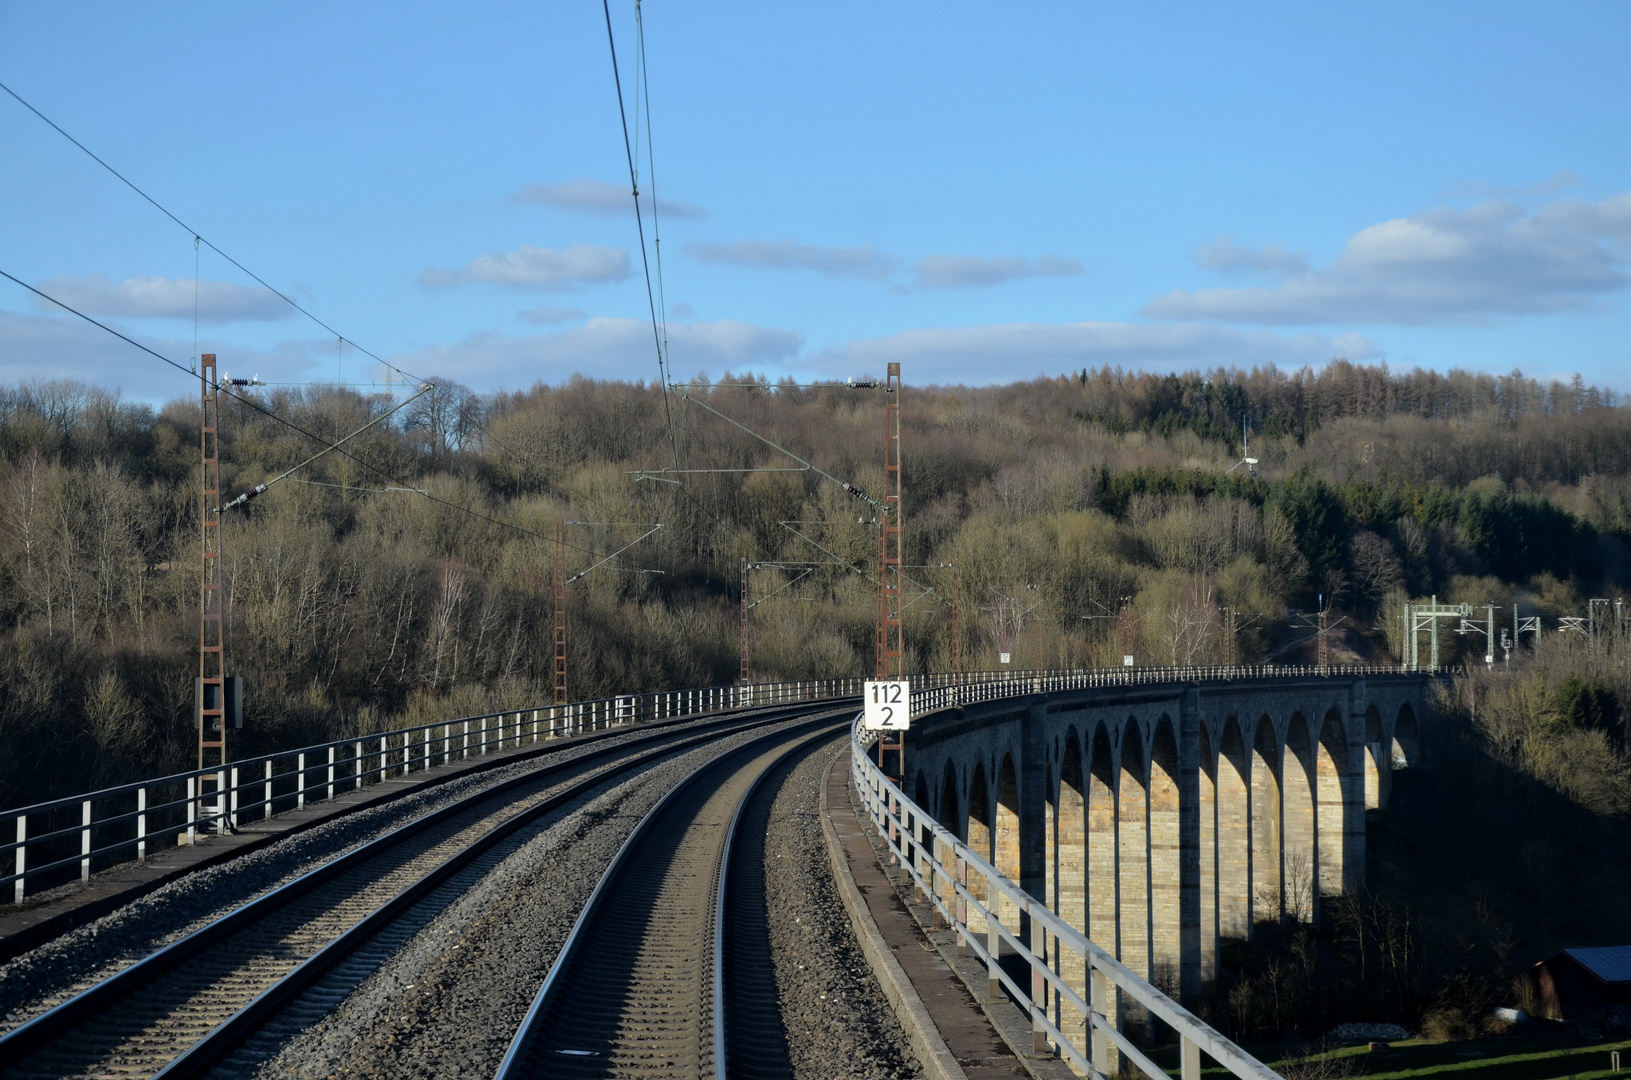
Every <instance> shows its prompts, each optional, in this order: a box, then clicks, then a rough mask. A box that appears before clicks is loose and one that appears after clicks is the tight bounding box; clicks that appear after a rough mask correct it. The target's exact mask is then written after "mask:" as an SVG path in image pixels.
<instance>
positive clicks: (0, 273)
mask: <svg viewBox="0 0 1631 1080" xmlns="http://www.w3.org/2000/svg"><path fill="white" fill-rule="evenodd" d="M0 277H4V278H5V279H6V280H8V281H11V282H14V283H16V284H18V285H21V286H22V287H23V288H25V289H27V290H28V291H29V292H31V293H33V294H34V295H35V296H38V297H39V298H40V299H42V300H45V301H48V302H50V303H52V304H55V305H56V306H57V307H59V308H61V309H62V310H64V311H66V312H68V314H70V315H76V316H78V317H79V318H81V319H84V320H85V321H86V322H88V323H90V324H91V325H92V326H95V327H97V328H99V329H101V330H106V331H107V332H108V333H110V334H112V335H113V336H114V337H116V338H118V339H119V340H120V341H123V342H125V343H127V344H130V345H134V346H135V347H136V348H138V349H140V350H141V351H142V352H144V353H147V354H148V355H149V356H152V357H154V358H155V359H158V360H162V361H163V362H164V363H166V364H169V365H170V366H171V367H173V368H175V369H176V370H177V371H180V372H185V373H186V374H187V375H188V376H190V377H192V378H197V377H198V373H197V372H196V371H188V370H187V368H186V367H185V366H183V365H182V364H178V363H177V362H176V361H174V360H172V359H170V358H169V357H168V356H165V355H164V354H163V353H161V352H158V351H157V350H155V349H150V348H148V347H147V346H146V345H143V344H142V343H141V342H139V341H137V340H136V339H135V338H132V337H128V336H126V335H124V334H121V333H120V332H119V331H117V330H115V329H114V328H113V327H111V326H109V325H108V324H106V323H104V322H100V321H98V320H96V319H94V318H92V317H91V316H89V315H87V314H85V313H84V312H83V311H80V310H79V309H78V308H73V307H69V306H68V305H67V304H65V303H63V302H62V301H61V300H58V299H57V298H56V297H54V296H52V295H50V294H49V293H45V292H42V291H41V290H39V289H36V288H35V287H34V286H32V285H30V284H29V283H28V282H26V281H24V280H23V279H22V278H19V277H17V276H15V275H13V274H9V273H7V272H6V271H4V270H0ZM219 389H220V390H221V391H222V392H223V393H225V394H226V395H227V396H228V397H230V398H234V399H235V400H237V401H240V402H242V403H243V404H245V405H247V406H249V407H250V408H251V409H254V410H255V411H256V412H258V413H260V414H261V415H262V416H265V417H267V418H268V419H270V420H275V421H276V422H277V423H279V424H282V425H283V426H284V427H286V428H288V429H289V430H290V431H294V432H298V433H299V434H301V435H304V436H306V437H307V438H308V439H311V440H313V441H314V442H317V443H319V444H321V445H323V446H330V443H329V441H328V440H327V439H325V438H323V437H322V436H321V435H318V434H316V433H315V432H312V431H307V430H306V429H305V428H303V427H301V426H300V425H299V424H296V423H295V422H294V421H292V420H288V419H285V418H284V417H281V416H279V415H278V414H277V413H275V412H273V411H271V410H270V409H268V408H266V407H265V406H264V405H261V404H260V403H259V402H257V401H255V400H254V399H252V398H248V397H245V396H244V395H242V394H240V393H238V392H237V391H235V390H233V389H232V388H231V387H230V386H227V385H221V386H220V387H219ZM331 448H332V449H335V450H337V452H338V453H340V454H341V455H343V456H345V457H348V458H350V459H351V460H352V461H355V462H356V463H357V464H358V465H361V466H362V467H363V468H365V469H367V470H368V471H370V472H372V473H376V474H377V475H379V476H382V477H384V478H385V479H386V480H389V481H390V482H391V483H393V484H396V485H398V486H400V487H403V488H406V489H407V490H409V491H418V492H419V493H420V494H421V495H422V496H423V497H424V498H426V499H429V500H430V501H431V502H433V503H438V504H440V505H442V506H446V507H450V508H451V509H454V510H457V511H459V512H460V513H461V514H468V515H470V516H471V517H474V518H477V519H479V520H482V521H486V522H490V523H491V524H494V525H498V526H500V527H502V528H506V529H511V530H513V531H515V532H518V533H521V534H522V535H524V536H531V537H534V538H536V539H539V540H546V541H548V542H550V543H555V542H556V540H555V538H554V537H553V536H545V535H544V534H543V533H538V532H533V531H532V530H531V529H526V528H523V527H521V526H520V525H515V524H512V523H510V522H508V521H502V520H500V519H499V518H496V517H493V516H492V515H491V514H483V513H481V512H480V511H478V510H472V509H470V508H469V507H468V506H460V505H459V504H458V503H456V502H451V501H449V500H447V499H443V498H439V497H437V496H435V495H432V494H430V493H429V492H425V491H421V490H420V489H419V488H408V486H407V482H406V481H404V480H402V479H400V478H399V477H397V476H396V475H395V474H394V473H391V472H387V471H386V470H385V469H382V468H380V467H379V466H378V465H375V464H373V463H372V462H370V461H365V460H363V459H362V458H360V457H358V456H357V455H356V454H353V453H352V452H351V451H349V450H346V449H343V448H339V447H331ZM562 546H563V547H569V548H571V549H573V550H574V551H582V552H584V553H586V554H589V555H594V554H596V553H595V552H594V551H592V550H590V549H589V548H584V547H578V546H577V545H576V544H566V543H563V544H562Z"/></svg>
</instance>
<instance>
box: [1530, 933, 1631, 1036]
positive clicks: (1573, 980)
mask: <svg viewBox="0 0 1631 1080" xmlns="http://www.w3.org/2000/svg"><path fill="white" fill-rule="evenodd" d="M1533 976H1534V980H1535V987H1536V989H1537V990H1539V991H1540V1001H1541V1012H1542V1013H1543V1014H1544V1015H1546V1016H1550V1017H1553V1018H1555V1019H1558V1020H1588V1019H1595V1018H1597V1017H1600V1016H1602V1015H1603V1014H1605V1013H1608V1012H1613V1011H1619V1012H1623V1011H1624V1010H1625V1009H1626V1007H1627V1006H1631V945H1613V946H1609V947H1607V948H1601V949H1564V950H1563V951H1562V952H1560V953H1558V954H1557V955H1556V956H1553V957H1550V958H1548V959H1546V960H1542V961H1541V962H1540V963H1538V964H1536V965H1535V967H1534V971H1533Z"/></svg>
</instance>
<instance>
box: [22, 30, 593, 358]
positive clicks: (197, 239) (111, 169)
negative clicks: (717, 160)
mask: <svg viewBox="0 0 1631 1080" xmlns="http://www.w3.org/2000/svg"><path fill="white" fill-rule="evenodd" d="M608 18H610V16H609V15H608ZM609 26H610V24H609V23H608V27H609ZM0 90H4V91H5V92H6V93H8V94H10V95H11V96H12V97H13V98H14V99H16V101H17V103H18V104H19V105H21V106H22V107H23V108H25V109H27V110H28V111H29V112H31V113H33V114H34V115H35V116H37V117H39V118H40V119H41V120H44V121H45V122H46V124H48V125H50V127H51V129H52V130H53V131H55V132H56V133H57V134H58V135H61V136H62V137H63V138H64V139H67V140H68V141H69V142H71V143H73V144H74V145H75V146H77V147H79V149H80V150H82V151H84V152H85V155H86V156H87V157H89V158H90V159H91V160H92V161H94V162H96V163H97V164H98V165H100V166H102V168H104V169H106V170H107V171H108V172H110V173H112V174H113V175H114V176H115V177H116V178H117V179H118V180H119V182H120V183H122V184H124V185H125V186H126V187H128V188H129V189H130V190H131V191H134V192H135V193H136V194H138V195H140V196H141V197H142V198H144V199H146V200H147V201H148V202H149V203H151V204H152V206H153V207H154V209H156V210H158V212H159V213H161V214H163V215H164V216H165V217H167V218H169V219H170V220H171V221H173V222H175V223H176V224H177V225H180V226H181V227H182V228H183V229H186V230H187V233H188V235H189V236H191V237H192V238H193V243H194V246H195V247H196V246H197V244H199V243H202V244H203V245H204V246H205V247H207V248H209V249H210V250H211V251H213V252H215V253H216V254H217V255H219V256H221V258H223V259H225V260H226V261H227V262H229V263H231V264H232V265H233V266H236V267H237V268H238V269H239V270H242V271H243V272H244V273H246V274H248V275H249V276H250V277H252V278H254V279H255V280H256V281H257V282H259V283H260V284H261V286H262V287H263V288H265V289H266V290H268V291H269V292H271V293H272V295H273V296H276V297H277V298H278V299H279V300H282V301H283V302H284V303H286V304H288V305H289V306H290V307H292V308H294V309H295V310H296V311H298V312H300V314H302V315H304V316H305V317H306V318H308V319H310V320H311V321H312V322H314V323H316V324H317V325H318V326H321V327H322V328H323V329H324V330H327V331H328V332H329V333H331V334H333V335H334V336H335V337H337V338H339V339H340V340H341V341H346V342H350V344H351V347H352V348H354V349H356V350H357V351H358V352H360V353H363V354H364V355H366V356H370V357H373V358H374V359H375V360H377V361H378V362H379V363H381V364H384V365H385V366H386V367H388V368H390V369H391V370H392V371H394V372H396V373H397V374H398V375H401V376H402V377H403V378H405V379H409V380H412V381H413V382H414V383H416V384H417V383H421V382H424V381H425V380H423V379H421V378H419V376H417V375H410V374H408V373H407V372H406V371H403V370H402V369H401V368H399V367H397V366H396V365H395V364H392V363H391V362H390V361H388V360H386V359H385V358H384V357H381V356H378V355H376V354H374V353H372V352H369V351H368V350H367V349H365V348H363V347H362V346H361V345H358V344H357V343H356V342H355V341H352V340H351V339H350V338H348V337H346V336H344V335H343V334H341V333H340V332H339V331H338V330H336V329H334V327H332V326H330V325H329V324H328V323H326V322H324V321H323V320H322V319H319V318H318V317H317V316H316V315H313V314H312V313H311V312H309V311H307V310H306V309H305V308H303V307H301V306H300V305H299V304H298V303H296V302H295V300H294V299H293V298H292V297H290V296H288V295H287V294H285V293H283V292H281V291H280V290H278V289H276V288H274V287H273V286H272V285H271V284H270V283H268V282H267V280H266V279H265V278H263V277H261V276H260V275H259V274H257V273H255V271H253V270H251V269H249V267H247V266H245V265H244V264H243V263H241V262H239V261H238V260H237V259H234V258H233V257H232V256H231V255H228V254H227V253H226V252H224V251H222V250H221V249H220V248H218V247H216V246H215V245H214V244H213V243H211V242H210V241H209V240H207V239H205V238H204V237H203V236H202V235H201V234H200V233H199V232H198V230H196V229H194V228H193V227H192V226H191V225H188V224H187V223H186V222H185V221H182V220H181V219H180V218H178V217H176V216H175V215H174V214H172V213H171V212H170V211H169V210H167V209H165V207H164V206H163V204H161V203H160V202H159V201H158V200H157V199H155V198H153V196H151V195H149V194H148V193H147V192H145V191H143V190H142V189H141V188H139V187H137V186H136V185H135V183H133V182H132V181H131V180H130V179H129V178H128V177H127V176H125V174H124V173H122V172H120V171H119V170H118V169H115V168H114V167H113V166H112V165H109V164H108V163H107V162H106V161H103V160H102V159H101V158H99V157H97V156H96V154H95V153H93V152H92V151H91V148H90V147H88V146H86V145H85V144H84V143H82V142H80V141H79V140H78V139H76V138H74V137H73V136H72V135H70V134H68V133H67V132H66V131H64V130H63V129H62V128H61V127H60V126H59V125H58V124H57V122H56V121H55V120H52V119H51V118H50V117H49V116H46V115H45V114H44V113H42V112H41V111H40V110H38V109H36V108H35V107H34V106H33V105H30V104H29V103H28V102H27V101H25V100H23V98H22V96H21V95H20V94H18V93H17V91H15V90H13V89H12V88H11V87H9V86H7V85H6V84H5V83H3V82H0ZM195 271H196V267H195ZM6 276H7V277H11V275H10V274H7V275H6ZM194 278H195V281H196V278H197V274H196V272H195V274H194ZM12 280H13V281H16V280H17V279H16V278H12ZM195 292H196V288H195ZM195 304H196V298H195ZM127 340H128V339H127ZM196 348H197V343H196V342H195V343H194V349H195V350H196ZM182 370H186V369H185V368H183V369H182ZM189 374H194V375H196V374H197V372H190V373H189Z"/></svg>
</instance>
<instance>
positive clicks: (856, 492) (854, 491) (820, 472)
mask: <svg viewBox="0 0 1631 1080" xmlns="http://www.w3.org/2000/svg"><path fill="white" fill-rule="evenodd" d="M680 397H682V398H684V399H685V400H686V401H689V402H694V403H695V404H697V405H700V406H701V407H702V408H704V409H707V410H708V411H709V412H711V413H713V414H714V415H715V416H717V417H719V418H720V419H721V420H723V421H725V422H726V423H727V424H730V425H731V426H733V427H736V428H740V429H741V430H742V431H745V432H747V433H748V434H749V435H752V436H753V437H754V438H755V439H758V440H759V441H760V442H762V443H764V444H765V445H766V446H768V447H770V448H771V449H772V450H775V451H776V452H777V453H780V454H786V455H787V456H788V457H790V458H792V459H793V460H794V461H796V462H798V463H799V464H800V465H803V466H804V467H805V468H806V469H809V470H810V471H811V472H813V473H815V474H816V475H817V476H821V477H824V478H826V479H828V480H831V481H832V482H833V483H835V484H837V485H838V486H839V487H841V488H843V489H844V490H845V491H847V492H849V493H850V494H851V495H853V496H855V497H856V498H857V499H860V500H861V501H862V502H864V503H867V504H869V505H870V506H872V507H874V508H875V509H878V510H883V509H884V505H883V503H881V502H879V501H878V500H877V499H874V498H873V497H872V496H870V495H868V494H867V493H866V492H864V491H862V490H861V489H860V488H858V487H856V486H855V485H854V484H851V483H848V482H846V481H844V480H840V479H838V477H836V476H834V475H833V474H832V473H830V472H828V471H827V470H825V469H823V468H820V467H819V466H816V465H813V464H811V463H810V462H808V461H806V460H804V459H803V458H801V457H799V456H798V455H797V454H795V453H793V451H791V450H789V449H787V448H786V447H785V446H781V445H779V444H777V443H774V442H771V441H770V440H769V439H767V438H765V437H764V436H763V435H761V434H759V433H758V432H757V431H754V430H753V429H752V428H750V427H748V426H747V425H746V424H744V423H742V422H740V421H738V420H733V419H732V418H731V417H729V416H726V415H725V414H724V413H722V412H720V411H719V410H718V409H716V408H714V407H713V406H712V405H709V404H708V403H707V402H706V401H697V399H696V398H694V397H692V396H691V395H690V394H687V393H683V392H682V393H681V394H680Z"/></svg>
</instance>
